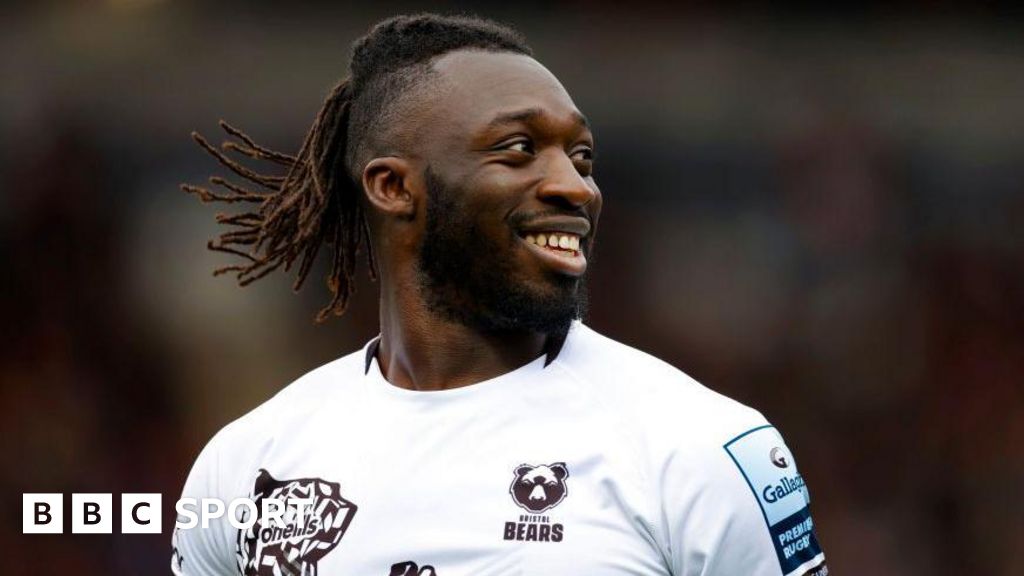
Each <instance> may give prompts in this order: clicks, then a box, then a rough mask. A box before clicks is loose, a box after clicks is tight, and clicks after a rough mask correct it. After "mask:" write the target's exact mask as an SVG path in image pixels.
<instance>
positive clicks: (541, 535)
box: [505, 462, 569, 542]
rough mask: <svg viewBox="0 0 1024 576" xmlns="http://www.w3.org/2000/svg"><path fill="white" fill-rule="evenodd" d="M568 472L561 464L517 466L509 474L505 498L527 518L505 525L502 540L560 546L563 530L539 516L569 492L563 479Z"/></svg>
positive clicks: (546, 517) (521, 517)
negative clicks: (510, 498)
mask: <svg viewBox="0 0 1024 576" xmlns="http://www.w3.org/2000/svg"><path fill="white" fill-rule="evenodd" d="M568 477H569V469H568V468H566V466H565V463H564V462H555V463H554V464H541V465H538V466H534V465H532V464H521V465H519V466H518V467H516V469H515V471H514V472H513V478H512V485H511V486H509V494H511V495H512V500H513V501H514V502H515V503H516V504H517V505H518V506H519V507H520V508H522V509H524V510H526V511H527V512H530V514H520V515H519V520H518V522H505V540H522V541H526V542H561V541H562V538H563V536H564V534H565V528H564V526H562V525H561V524H558V523H552V522H551V518H550V517H549V516H546V515H545V516H541V515H539V513H540V512H546V511H548V510H550V509H552V508H554V507H555V506H558V505H559V504H561V503H562V500H565V497H566V496H567V495H568V493H569V490H568V488H567V487H566V485H565V479H566V478H568Z"/></svg>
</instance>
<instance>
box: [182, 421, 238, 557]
mask: <svg viewBox="0 0 1024 576" xmlns="http://www.w3.org/2000/svg"><path fill="white" fill-rule="evenodd" d="M220 472H221V471H220V458H219V456H218V450H217V447H216V438H214V440H212V441H211V442H210V443H209V444H208V445H207V446H206V448H204V449H203V451H202V452H201V453H200V454H199V457H198V458H197V459H196V462H195V464H194V465H193V466H192V471H191V472H190V473H189V476H188V480H186V482H185V488H184V489H183V490H182V495H181V500H179V501H178V503H177V505H179V506H180V505H182V503H183V502H192V503H193V504H191V505H189V508H188V509H189V510H191V511H193V512H196V520H197V524H196V526H195V527H192V528H185V527H177V526H178V522H176V527H175V529H174V533H173V536H172V538H171V546H172V551H171V572H172V573H173V574H174V575H175V576H227V575H233V574H237V570H236V568H235V564H234V546H233V540H232V534H233V532H234V530H235V529H234V528H233V527H232V526H231V525H230V523H228V522H227V521H226V515H225V516H221V517H220V518H216V519H212V520H211V521H210V522H209V525H208V526H207V527H205V528H204V527H203V526H202V523H201V522H198V512H199V507H200V506H201V505H202V504H201V503H202V501H203V499H204V498H213V499H217V500H220V501H221V502H222V503H224V505H225V506H227V504H228V501H227V500H228V499H226V498H225V495H224V494H223V493H222V491H221V490H220ZM176 510H177V508H176ZM177 520H178V521H183V520H186V519H185V518H183V516H182V515H181V512H180V511H178V517H177Z"/></svg>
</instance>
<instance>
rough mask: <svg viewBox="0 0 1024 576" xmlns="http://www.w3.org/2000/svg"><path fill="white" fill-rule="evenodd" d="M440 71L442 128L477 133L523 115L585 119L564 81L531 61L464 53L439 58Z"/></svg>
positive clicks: (519, 56) (438, 106) (513, 56)
mask: <svg viewBox="0 0 1024 576" xmlns="http://www.w3.org/2000/svg"><path fill="white" fill-rule="evenodd" d="M434 71H435V72H436V73H437V74H438V79H439V80H440V82H439V85H438V86H437V87H438V89H439V90H438V94H437V95H438V96H439V97H438V98H436V99H435V100H434V106H433V107H434V113H435V114H434V116H435V118H436V120H439V121H440V122H439V126H438V127H441V128H442V129H443V128H444V127H449V128H453V129H459V130H461V131H469V132H475V131H478V130H480V129H482V128H483V127H486V126H487V125H488V124H489V123H490V122H491V121H492V120H494V119H495V118H496V117H499V116H502V115H505V114H509V113H515V112H519V111H522V110H537V111H540V112H541V113H542V114H543V116H544V119H545V120H549V121H554V122H566V123H568V124H572V125H576V124H578V122H579V118H580V117H581V114H580V112H579V110H577V109H576V105H575V104H574V103H573V101H572V98H571V97H570V96H569V93H568V92H566V90H565V88H564V87H563V86H562V84H561V82H559V81H558V79H557V78H555V76H554V74H552V73H551V72H550V71H548V69H547V68H545V67H544V66H543V65H541V63H540V62H537V61H536V60H534V59H533V58H531V57H529V56H525V55H522V54H510V53H505V52H485V51H481V50H460V51H456V52H451V53H449V54H445V55H444V56H442V57H440V58H438V59H437V60H436V61H435V62H434Z"/></svg>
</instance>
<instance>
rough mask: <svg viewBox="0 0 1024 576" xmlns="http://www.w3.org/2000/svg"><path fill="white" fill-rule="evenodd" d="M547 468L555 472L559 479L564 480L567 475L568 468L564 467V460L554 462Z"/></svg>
mask: <svg viewBox="0 0 1024 576" xmlns="http://www.w3.org/2000/svg"><path fill="white" fill-rule="evenodd" d="M549 468H551V471H552V472H554V473H555V478H558V479H559V480H565V477H566V476H568V475H569V469H568V468H566V467H565V462H555V463H554V464H552V465H551V466H549Z"/></svg>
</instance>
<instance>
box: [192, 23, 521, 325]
mask: <svg viewBox="0 0 1024 576" xmlns="http://www.w3.org/2000/svg"><path fill="white" fill-rule="evenodd" d="M460 49H479V50H489V51H501V52H514V53H519V54H526V55H531V54H532V52H531V50H530V48H529V47H528V46H527V45H526V43H525V41H524V40H523V38H522V37H521V36H520V35H519V34H518V33H517V32H515V31H514V30H511V29H510V28H507V27H505V26H502V25H500V24H497V23H494V22H491V21H489V20H483V19H479V18H474V17H465V16H438V15H434V14H420V15H416V16H397V17H394V18H390V19H388V20H385V21H383V22H381V23H379V24H377V25H376V26H374V27H373V29H371V30H370V32H369V33H368V34H366V35H365V36H363V37H362V38H360V39H359V40H357V41H356V42H355V44H354V45H353V48H352V61H351V64H350V75H349V76H348V77H347V78H345V79H343V80H342V81H341V82H339V83H338V84H337V85H336V86H335V87H334V88H333V89H332V90H331V92H330V94H329V95H328V96H327V99H326V100H325V101H324V103H323V106H322V107H321V108H320V111H319V112H318V113H317V115H316V119H315V120H314V121H313V126H312V127H311V128H310V129H309V132H308V133H307V134H306V138H305V140H304V141H303V143H302V146H301V147H300V148H299V151H298V153H296V154H295V155H294V156H292V155H288V154H282V153H280V152H275V151H273V150H269V149H267V148H264V147H262V146H260V145H258V144H257V143H256V142H255V141H253V139H252V138H250V137H249V136H247V135H246V134H245V133H244V132H242V131H241V130H239V129H237V128H235V127H234V126H231V125H230V124H228V123H227V122H224V121H223V120H222V121H221V122H220V126H221V128H223V129H224V131H225V132H227V134H228V135H229V136H231V137H233V138H234V140H227V141H225V142H224V143H223V144H221V146H220V148H217V147H215V146H213V145H212V144H210V143H209V142H208V141H207V140H206V139H205V138H203V136H202V135H200V134H199V133H197V132H193V133H192V138H193V139H194V140H195V141H196V143H198V144H199V146H200V147H202V148H203V149H204V150H206V151H207V152H208V153H209V154H210V155H212V156H213V157H214V158H216V159H217V161H219V162H220V163H221V164H222V165H224V166H226V167H227V168H228V169H230V170H231V171H232V172H234V173H235V174H236V175H238V176H239V177H241V178H243V179H245V180H246V181H248V183H249V184H247V185H245V186H243V185H240V184H238V183H235V182H232V181H229V180H225V179H224V178H222V177H220V176H213V177H211V178H210V179H209V182H210V184H211V185H213V186H219V187H220V188H223V189H224V191H215V189H212V188H205V187H202V186H193V185H190V184H182V185H181V188H182V190H184V191H185V192H188V193H190V194H195V195H196V196H198V197H199V199H200V200H201V201H202V202H224V203H227V204H231V203H235V202H247V203H253V204H255V205H256V208H255V209H254V210H251V211H249V212H244V213H241V214H217V217H216V218H217V222H218V223H220V224H225V225H227V226H231V227H234V228H233V229H231V230H229V231H227V232H223V233H221V234H220V235H219V236H218V237H217V238H216V239H214V240H211V241H210V242H209V243H208V244H207V247H208V248H209V249H210V250H214V251H217V252H225V253H228V254H233V255H236V256H239V257H241V258H243V259H244V262H243V263H241V264H233V265H229V266H223V267H221V268H218V269H216V270H214V275H220V274H224V273H227V272H234V273H235V274H236V277H237V279H238V283H239V284H240V285H242V286H246V285H248V284H250V283H251V282H254V281H256V280H259V279H260V278H262V277H264V276H266V275H267V274H269V273H271V272H273V271H274V270H276V269H278V268H280V267H282V266H283V267H284V270H285V271H286V272H287V271H290V270H291V268H292V266H293V265H294V264H295V263H296V262H298V269H297V272H296V278H295V283H294V285H293V289H294V290H296V291H298V290H299V289H300V288H301V287H302V284H303V283H304V282H305V280H306V277H307V276H308V275H309V272H310V269H311V268H312V266H313V263H314V262H315V260H316V255H317V253H318V252H319V250H320V247H321V246H322V245H323V244H328V245H329V246H330V248H331V250H332V251H333V259H332V266H331V271H330V273H329V275H328V276H327V286H328V288H329V289H330V291H331V295H332V298H331V301H330V303H329V304H327V305H326V306H325V307H324V308H322V309H321V310H320V311H319V313H318V314H317V316H316V321H317V322H323V321H324V320H326V319H327V318H329V317H330V316H331V315H335V316H340V315H341V314H343V313H344V312H345V307H346V305H347V304H348V299H349V297H350V296H351V295H352V293H353V291H354V290H355V285H354V276H355V267H356V256H357V255H358V253H359V250H360V248H362V247H363V246H364V245H365V247H366V254H367V261H368V265H369V273H370V277H371V278H373V279H376V275H377V267H376V263H375V262H374V259H373V251H372V247H371V245H370V234H369V227H368V225H367V220H366V217H365V214H364V210H365V208H364V206H363V203H362V199H361V196H362V188H361V184H359V183H360V181H361V177H360V175H361V173H362V169H363V167H364V166H365V165H366V163H367V162H369V160H371V159H372V158H374V157H376V156H377V155H379V154H382V153H385V152H386V151H387V150H394V149H395V148H396V146H398V147H400V146H401V144H400V143H399V142H396V140H400V134H398V133H397V132H399V131H400V130H401V128H402V126H401V122H399V120H400V119H401V109H402V108H401V106H400V104H403V103H406V104H407V102H405V101H406V100H407V99H408V94H409V93H411V92H413V91H414V90H413V89H414V88H415V87H417V86H419V85H421V84H423V83H424V82H425V80H426V79H427V78H429V77H430V75H431V68H430V61H431V60H432V59H433V58H434V57H436V56H440V55H443V54H446V53H448V52H452V51H454V50H460ZM228 152H236V153H238V154H241V155H243V156H245V157H248V158H250V159H252V160H260V161H266V162H269V163H272V164H275V165H278V166H280V167H283V169H282V172H283V175H272V174H263V173H260V172H256V171H254V170H251V169H249V168H247V167H246V166H243V165H242V164H240V163H238V162H236V161H235V160H233V159H231V158H230V157H229V156H228V155H227V153H228ZM253 185H255V186H253ZM225 191H226V192H225Z"/></svg>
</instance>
